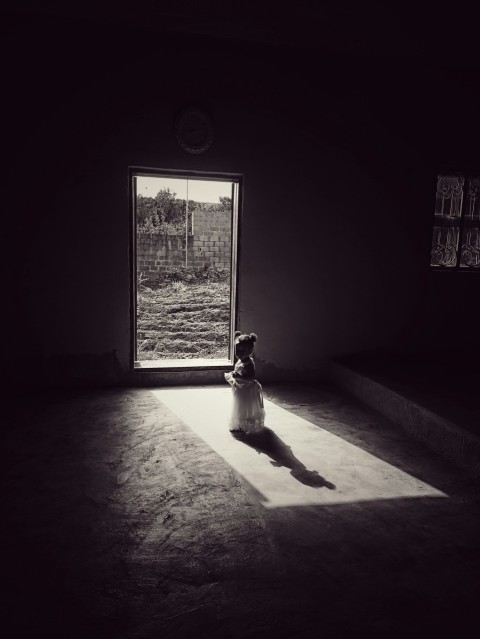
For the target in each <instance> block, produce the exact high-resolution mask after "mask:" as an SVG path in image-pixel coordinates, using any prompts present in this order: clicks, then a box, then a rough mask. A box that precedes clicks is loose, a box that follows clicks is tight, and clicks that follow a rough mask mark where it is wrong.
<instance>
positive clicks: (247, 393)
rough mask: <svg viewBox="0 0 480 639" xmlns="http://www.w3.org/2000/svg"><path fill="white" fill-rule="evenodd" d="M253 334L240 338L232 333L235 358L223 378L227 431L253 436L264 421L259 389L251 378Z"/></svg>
mask: <svg viewBox="0 0 480 639" xmlns="http://www.w3.org/2000/svg"><path fill="white" fill-rule="evenodd" d="M256 341H257V336H256V335H255V333H250V335H242V334H241V333H240V331H235V355H236V356H237V358H238V361H237V363H236V364H235V369H234V370H233V372H232V373H225V379H226V380H227V382H228V383H229V384H230V385H231V387H232V393H233V406H232V412H231V415H230V420H229V428H230V430H231V431H237V432H238V431H240V432H243V433H255V432H258V431H259V430H261V429H262V428H263V426H264V421H265V410H264V408H263V393H262V387H261V385H260V384H259V383H258V382H257V380H256V379H255V364H254V361H253V359H252V355H253V346H254V344H255V342H256Z"/></svg>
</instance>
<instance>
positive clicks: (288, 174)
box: [3, 16, 480, 383]
mask: <svg viewBox="0 0 480 639" xmlns="http://www.w3.org/2000/svg"><path fill="white" fill-rule="evenodd" d="M4 30H5V33H4V37H3V44H4V48H5V50H4V60H6V61H7V62H8V64H7V67H8V68H7V73H6V80H5V82H6V83H8V94H9V98H10V99H9V100H8V105H7V107H8V109H9V112H8V116H7V119H6V120H5V122H6V128H7V137H8V142H9V146H7V147H6V148H7V152H6V156H7V159H8V164H9V166H8V172H7V175H8V185H7V193H6V199H5V207H6V218H7V230H8V235H7V250H6V252H5V255H6V264H5V267H4V272H5V273H6V274H7V283H6V288H5V291H6V299H8V300H9V306H10V308H9V311H8V319H9V321H10V326H9V328H8V332H7V337H8V339H7V342H8V343H7V354H8V361H9V363H10V367H11V368H10V370H11V371H12V376H13V377H14V378H15V379H16V380H18V379H24V378H26V375H27V374H28V371H29V370H33V371H35V372H40V373H41V376H42V377H43V378H44V379H49V378H50V377H51V376H52V379H54V380H58V379H60V378H62V379H69V378H72V379H73V378H75V377H76V376H77V377H79V376H80V377H82V376H83V377H85V378H91V379H92V380H93V381H98V383H100V382H104V381H115V380H117V379H119V376H120V377H121V375H122V373H124V372H126V371H127V370H128V362H129V349H130V320H129V305H130V299H129V211H128V179H127V175H128V167H129V166H143V167H155V168H157V167H158V168H175V169H195V170H205V171H223V172H229V171H231V172H240V173H243V174H244V176H245V177H244V198H243V211H242V217H241V237H240V277H239V328H240V329H242V330H246V331H251V330H254V331H255V332H257V333H258V334H259V336H260V339H259V342H258V346H257V349H256V354H257V362H258V363H259V375H262V374H263V375H264V377H265V378H268V377H270V378H274V377H296V376H301V375H307V376H308V375H310V374H312V375H313V374H314V373H315V372H317V373H322V371H323V370H324V367H325V364H326V362H327V361H328V360H329V359H330V358H332V357H335V356H338V355H344V354H348V353H353V352H359V351H363V350H372V349H385V350H390V351H391V350H395V349H405V348H408V349H411V350H412V351H416V350H422V349H423V350H428V349H434V348H436V347H437V346H438V341H439V339H441V340H443V339H444V335H445V333H444V324H445V326H448V329H449V330H450V331H453V332H454V333H455V338H456V340H457V344H458V345H459V346H461V347H462V348H463V349H468V348H470V346H469V344H470V345H471V344H472V339H473V337H474V336H472V338H471V337H470V336H469V334H468V331H464V330H463V328H464V327H465V315H464V311H465V312H468V313H471V314H472V317H473V318H476V319H477V324H478V311H479V301H478V300H479V295H478V292H479V283H480V280H479V278H478V276H475V275H474V274H443V273H431V272H430V271H429V268H428V264H429V250H430V233H431V222H432V213H433V204H434V188H435V174H436V171H437V170H438V169H439V168H442V167H445V166H446V167H457V166H458V167H463V166H465V165H474V164H475V161H476V159H477V157H476V154H477V153H478V142H479V133H478V121H477V113H478V108H479V104H478V94H477V93H476V92H475V86H474V85H475V77H476V73H475V70H473V69H470V67H469V65H468V64H467V65H466V66H465V67H464V68H455V67H454V68H445V67H441V68H440V67H436V66H434V65H427V64H422V63H419V62H418V61H408V60H402V61H399V60H393V59H382V58H366V57H363V58H354V57H343V58H342V57H339V56H338V55H334V54H331V53H327V52H321V51H315V52H314V51H312V50H308V49H289V48H287V47H283V48H280V47H266V46H265V47H263V46H260V45H254V44H247V43H240V42H233V41H232V42H228V41H222V40H215V39H205V38H201V37H193V36H191V35H185V34H179V35H176V36H173V35H171V34H170V35H168V34H166V33H162V32H161V31H159V30H153V29H152V30H144V31H140V30H139V29H128V28H126V27H120V26H112V25H110V26H106V25H95V24H93V23H88V22H80V21H71V20H68V19H64V20H60V19H53V18H50V19H48V20H47V19H46V18H40V17H37V18H35V19H32V18H28V17H26V16H22V17H18V16H17V17H15V18H12V19H11V20H10V21H9V22H8V24H5V25H4ZM477 70H478V69H477ZM188 104H196V105H200V106H203V107H204V108H206V109H207V110H208V111H209V112H210V113H211V115H212V117H213V120H214V125H215V139H214V144H213V146H212V147H211V149H209V150H208V151H207V152H206V153H204V154H202V155H199V156H193V155H189V154H187V153H185V152H184V151H182V149H181V148H180V147H179V146H178V145H177V143H176V141H175V138H174V135H173V129H172V123H173V118H174V116H175V113H176V112H177V111H178V109H179V108H181V107H182V106H185V105H188ZM466 300H468V304H467V303H466ZM468 330H470V329H468ZM446 343H448V348H452V344H453V342H452V340H446ZM454 347H455V348H456V346H455V344H454Z"/></svg>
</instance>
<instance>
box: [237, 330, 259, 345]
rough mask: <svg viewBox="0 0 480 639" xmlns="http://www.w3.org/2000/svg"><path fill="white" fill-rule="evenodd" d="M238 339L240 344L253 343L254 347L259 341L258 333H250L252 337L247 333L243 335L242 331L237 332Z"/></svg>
mask: <svg viewBox="0 0 480 639" xmlns="http://www.w3.org/2000/svg"><path fill="white" fill-rule="evenodd" d="M237 338H238V340H239V342H252V346H253V344H255V342H256V341H257V339H258V337H257V335H256V333H250V335H248V334H246V333H244V334H242V333H241V332H240V331H235V339H237Z"/></svg>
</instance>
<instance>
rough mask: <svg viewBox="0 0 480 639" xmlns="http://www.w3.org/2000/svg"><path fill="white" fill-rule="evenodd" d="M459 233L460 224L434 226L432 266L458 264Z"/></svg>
mask: <svg viewBox="0 0 480 639" xmlns="http://www.w3.org/2000/svg"><path fill="white" fill-rule="evenodd" d="M459 235H460V227H459V226H434V227H433V238H432V254H431V260H430V266H438V267H440V266H444V267H445V266H446V267H454V266H456V264H457V251H458V238H459Z"/></svg>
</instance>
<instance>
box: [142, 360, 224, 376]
mask: <svg viewBox="0 0 480 639" xmlns="http://www.w3.org/2000/svg"><path fill="white" fill-rule="evenodd" d="M232 367H233V364H232V362H231V360H229V359H147V360H142V361H136V362H135V363H134V368H133V370H134V372H137V371H141V372H143V373H145V372H149V371H154V372H162V371H197V370H198V371H203V370H230V369H231V368H232Z"/></svg>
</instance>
